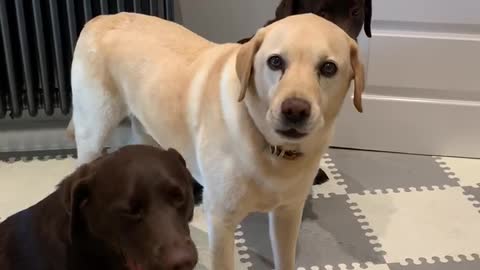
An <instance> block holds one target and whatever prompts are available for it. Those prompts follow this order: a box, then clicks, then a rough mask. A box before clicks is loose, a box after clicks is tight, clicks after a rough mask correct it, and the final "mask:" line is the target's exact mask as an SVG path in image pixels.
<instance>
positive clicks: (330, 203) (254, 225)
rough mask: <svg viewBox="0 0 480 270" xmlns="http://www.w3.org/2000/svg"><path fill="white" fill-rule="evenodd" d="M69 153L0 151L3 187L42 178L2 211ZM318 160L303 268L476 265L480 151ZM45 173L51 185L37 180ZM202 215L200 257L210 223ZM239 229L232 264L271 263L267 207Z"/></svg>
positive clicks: (58, 168)
mask: <svg viewBox="0 0 480 270" xmlns="http://www.w3.org/2000/svg"><path fill="white" fill-rule="evenodd" d="M73 154H74V151H73V150H70V151H67V152H28V153H25V152H24V153H16V154H15V156H12V153H3V154H0V160H4V161H5V160H7V161H8V162H7V163H5V162H3V163H2V161H0V190H1V189H5V188H7V189H10V190H12V189H14V186H15V185H16V182H18V183H20V184H21V185H23V186H24V185H36V186H35V188H34V189H33V190H30V191H29V193H28V194H26V195H25V196H23V197H24V198H22V195H21V194H20V195H12V196H10V197H8V196H7V197H8V198H11V199H9V200H19V203H15V202H12V201H6V202H4V203H2V200H5V198H4V197H5V196H3V197H0V220H1V219H2V218H5V217H6V216H8V215H6V214H5V213H7V214H8V213H12V212H13V210H15V209H12V207H13V208H14V207H18V208H20V207H24V206H27V205H28V204H29V203H33V202H34V201H35V200H36V199H38V198H33V199H32V198H30V197H32V196H34V195H35V194H36V193H38V192H37V189H38V190H43V192H44V193H45V194H46V193H47V192H48V191H49V190H50V188H53V185H54V184H56V183H57V181H56V180H59V179H60V176H59V175H60V173H66V172H68V171H69V170H70V169H71V168H70V167H72V168H73V162H74V160H72V157H73ZM322 168H324V169H325V170H326V172H327V174H329V177H330V178H331V181H328V182H327V183H325V184H323V185H319V186H314V187H313V188H312V196H310V197H309V198H308V201H307V203H306V206H305V209H304V215H303V222H302V227H301V233H300V239H299V243H298V254H297V266H298V268H297V270H333V269H338V270H346V269H353V270H358V269H369V270H437V269H438V270H457V269H458V270H479V269H480V257H479V254H480V233H479V228H480V171H479V170H478V168H480V160H473V159H456V158H443V157H428V156H411V155H402V154H392V153H376V152H367V151H353V150H342V149H329V153H328V155H326V156H325V161H324V162H323V165H322ZM40 174H46V175H43V177H46V176H50V178H51V179H48V181H49V183H50V184H51V185H52V187H48V188H43V187H41V185H40V182H39V181H37V178H38V177H37V176H38V175H40ZM31 177H34V178H35V179H31ZM9 180H10V182H9ZM44 180H47V179H46V178H44ZM9 194H11V192H10V193H9ZM12 194H13V193H12ZM22 200H23V201H22ZM5 203H6V204H8V205H12V207H10V206H9V208H8V209H7V208H2V207H3V206H4V205H5ZM17 210H20V209H17ZM196 222H197V225H198V224H203V225H201V226H199V227H198V229H197V230H192V233H193V234H194V239H196V241H198V242H197V244H198V245H199V247H201V248H202V254H203V255H202V260H203V259H204V258H208V254H207V253H205V251H206V248H207V246H208V243H207V242H208V241H207V238H208V237H207V234H206V225H205V224H204V223H205V222H204V221H202V217H197V221H196ZM197 225H196V226H197ZM235 235H236V236H235V237H236V243H237V248H236V251H237V253H238V254H237V255H238V256H237V257H238V260H236V268H235V269H240V270H256V269H258V270H271V269H273V264H272V260H273V258H272V252H271V247H270V241H269V237H268V220H267V215H266V214H253V215H251V216H249V217H248V218H247V219H246V220H245V221H244V222H243V223H242V224H241V226H240V227H239V228H238V230H237V232H236V234H235ZM203 262H204V263H202V264H201V265H200V266H199V268H198V269H202V270H207V269H208V267H206V265H207V263H206V262H205V261H203Z"/></svg>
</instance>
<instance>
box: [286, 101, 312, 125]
mask: <svg viewBox="0 0 480 270" xmlns="http://www.w3.org/2000/svg"><path fill="white" fill-rule="evenodd" d="M281 111H282V114H283V117H284V118H285V120H287V121H289V122H291V123H300V122H303V121H305V120H307V119H308V118H309V117H310V112H311V106H310V103H309V102H308V101H306V100H304V99H300V98H289V99H286V100H285V101H283V102H282V105H281Z"/></svg>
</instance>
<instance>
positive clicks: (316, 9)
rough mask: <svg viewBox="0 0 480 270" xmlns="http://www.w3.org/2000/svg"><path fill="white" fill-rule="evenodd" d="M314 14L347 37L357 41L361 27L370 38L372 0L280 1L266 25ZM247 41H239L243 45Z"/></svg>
mask: <svg viewBox="0 0 480 270" xmlns="http://www.w3.org/2000/svg"><path fill="white" fill-rule="evenodd" d="M303 13H314V14H316V15H318V16H321V17H323V18H325V19H327V20H329V21H331V22H333V23H334V24H336V25H338V26H339V27H340V28H342V29H343V30H344V31H345V32H347V33H348V35H349V36H350V37H351V38H353V39H355V40H356V39H357V37H358V35H359V34H360V31H361V30H362V26H364V29H365V34H366V35H367V36H368V37H371V36H372V34H371V30H370V24H371V20H372V0H282V2H280V4H279V5H278V7H277V10H276V12H275V19H273V20H271V21H268V22H267V24H266V25H269V24H271V23H273V22H276V21H278V20H281V19H283V18H285V17H288V16H291V15H296V14H303ZM248 40H249V39H243V40H240V41H239V42H240V43H245V42H247V41H248Z"/></svg>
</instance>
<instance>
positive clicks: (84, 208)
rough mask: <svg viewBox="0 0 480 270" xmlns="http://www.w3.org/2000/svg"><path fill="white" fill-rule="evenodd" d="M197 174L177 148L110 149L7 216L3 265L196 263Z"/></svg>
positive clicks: (7, 269)
mask: <svg viewBox="0 0 480 270" xmlns="http://www.w3.org/2000/svg"><path fill="white" fill-rule="evenodd" d="M192 180H193V179H192V176H191V175H190V173H189V171H188V170H187V169H186V167H185V161H184V160H183V158H182V157H181V156H180V154H179V153H178V152H176V151H175V150H173V149H169V150H167V151H165V150H160V149H158V148H154V147H150V146H127V147H124V148H121V149H120V150H118V151H116V152H113V153H111V154H108V155H105V156H103V157H101V158H99V159H97V160H95V161H93V162H92V163H90V164H87V165H84V166H82V167H80V168H79V169H77V170H76V171H75V172H74V173H72V174H71V175H70V176H68V177H66V178H65V179H64V180H63V181H62V183H61V184H60V185H59V187H58V189H57V190H56V191H55V192H53V193H52V194H51V195H50V196H48V197H47V198H45V199H43V200H42V201H40V202H39V203H38V204H36V205H34V206H32V207H30V208H28V209H26V210H23V211H21V212H19V213H17V214H15V215H13V216H11V217H9V218H8V219H7V220H5V221H4V222H3V223H1V224H0V269H1V270H75V269H78V270H80V269H82V270H86V269H88V270H97V269H98V270H192V269H193V268H194V266H195V265H196V263H197V251H196V249H195V246H194V244H193V242H192V240H191V238H190V232H189V227H188V223H189V221H190V220H191V219H192V216H193V206H194V205H193V194H192V189H191V185H192ZM19 192H21V191H19Z"/></svg>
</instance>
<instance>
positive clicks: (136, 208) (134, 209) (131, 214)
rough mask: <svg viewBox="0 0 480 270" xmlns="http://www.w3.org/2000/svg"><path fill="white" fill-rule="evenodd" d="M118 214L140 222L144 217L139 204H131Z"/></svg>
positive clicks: (142, 209)
mask: <svg viewBox="0 0 480 270" xmlns="http://www.w3.org/2000/svg"><path fill="white" fill-rule="evenodd" d="M120 213H121V215H122V216H123V217H125V218H128V219H130V220H133V221H140V220H142V218H143V215H144V208H143V206H142V204H141V203H140V202H132V203H131V205H130V206H129V207H128V208H125V209H121V210H120Z"/></svg>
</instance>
